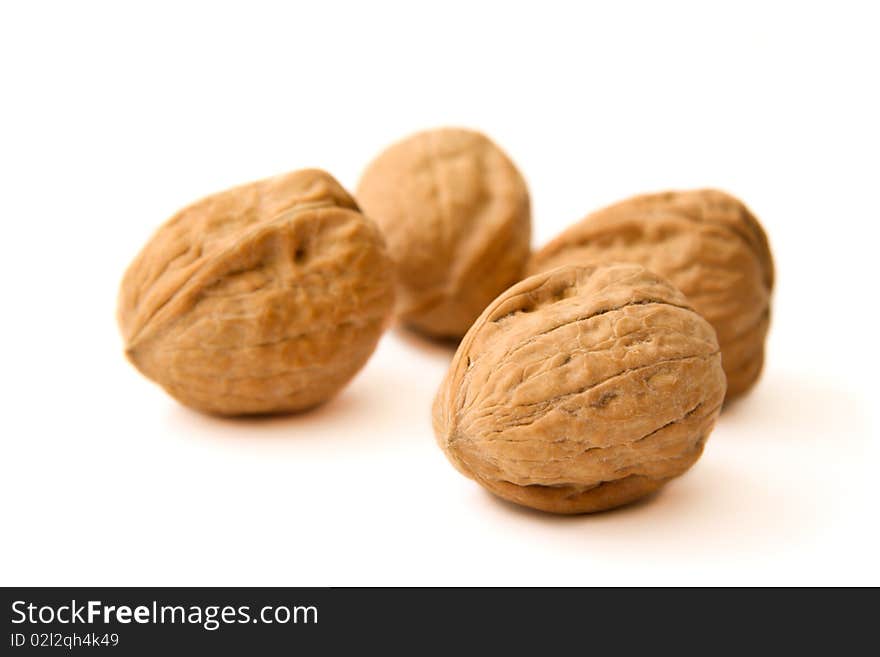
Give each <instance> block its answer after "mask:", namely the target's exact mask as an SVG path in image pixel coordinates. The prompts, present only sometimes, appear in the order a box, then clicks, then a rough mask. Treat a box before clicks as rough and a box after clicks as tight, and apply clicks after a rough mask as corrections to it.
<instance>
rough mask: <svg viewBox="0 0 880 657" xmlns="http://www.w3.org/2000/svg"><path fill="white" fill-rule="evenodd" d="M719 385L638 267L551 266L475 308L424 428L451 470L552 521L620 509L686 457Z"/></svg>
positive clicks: (676, 311)
mask: <svg viewBox="0 0 880 657" xmlns="http://www.w3.org/2000/svg"><path fill="white" fill-rule="evenodd" d="M724 391H725V380H724V372H723V370H722V369H721V356H720V352H719V349H718V343H717V341H716V339H715V331H714V330H713V329H712V327H711V326H710V325H709V323H708V322H707V321H706V320H705V319H703V318H702V317H701V316H700V315H699V314H697V313H696V312H694V311H693V310H692V309H691V308H690V307H689V305H688V302H687V299H685V297H684V295H682V294H681V292H679V291H678V290H676V289H675V288H674V287H673V286H672V285H671V284H669V283H668V282H666V281H665V280H663V279H661V278H659V277H658V276H656V275H654V274H652V273H651V272H649V271H647V270H646V269H644V268H642V267H641V266H639V265H633V264H619V265H600V266H596V267H572V266H566V267H560V268H558V269H554V270H552V271H550V272H545V273H541V274H537V275H535V276H531V277H530V278H527V279H525V280H524V281H521V282H520V283H517V284H516V285H514V286H513V287H511V288H510V289H509V290H507V291H505V292H504V293H503V294H502V295H501V296H499V297H498V298H497V299H495V301H493V302H492V303H491V305H489V307H488V308H486V310H485V312H483V314H482V315H481V316H480V318H479V319H478V320H477V322H476V323H475V324H474V325H473V327H471V329H470V331H468V333H467V335H466V336H465V338H464V340H463V341H462V342H461V344H460V345H459V348H458V351H457V352H456V354H455V357H454V359H453V361H452V365H451V366H450V368H449V372H448V373H447V375H446V379H445V380H444V382H443V384H442V386H441V388H440V391H439V393H438V394H437V398H436V399H435V401H434V430H435V433H436V435H437V440H438V442H439V443H440V446H441V448H442V449H443V450H444V451H445V452H446V455H447V456H448V457H449V459H450V461H452V463H453V465H455V466H456V467H457V468H458V469H459V470H460V471H461V472H462V473H464V474H465V475H467V476H468V477H471V478H473V479H474V480H476V481H477V482H478V483H480V484H482V485H483V486H484V487H485V488H487V489H488V490H489V491H491V492H492V493H494V494H496V495H498V496H499V497H502V498H504V499H507V500H510V501H512V502H516V503H517V504H522V505H524V506H529V507H533V508H535V509H541V510H543V511H551V512H555V513H585V512H592V511H601V510H604V509H610V508H612V507H616V506H619V505H622V504H626V503H628V502H632V501H633V500H636V499H638V498H640V497H642V496H644V495H646V494H648V493H650V492H652V491H654V490H656V489H657V488H659V487H660V486H662V485H663V484H664V483H666V482H667V481H669V480H670V479H672V478H673V477H677V476H679V475H680V474H682V473H683V472H685V471H686V470H687V469H688V468H690V467H691V465H693V464H694V462H695V461H696V460H697V459H698V458H699V456H700V454H701V453H702V450H703V444H704V443H705V441H706V438H707V437H708V436H709V433H710V432H711V430H712V427H713V426H714V424H715V419H716V417H717V416H718V413H719V410H720V409H721V403H722V400H723V399H724Z"/></svg>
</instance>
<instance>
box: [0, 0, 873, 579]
mask: <svg viewBox="0 0 880 657" xmlns="http://www.w3.org/2000/svg"><path fill="white" fill-rule="evenodd" d="M581 4H582V3H567V2H559V3H556V2H541V3H537V4H535V3H532V4H531V5H528V6H525V7H521V6H519V5H515V4H514V3H476V2H463V3H456V2H449V1H446V2H443V3H437V4H436V5H434V6H430V7H429V6H428V5H426V4H423V3H398V4H394V5H390V4H387V3H378V4H377V3H375V2H370V3H366V2H361V3H354V2H353V3H350V4H347V5H343V4H339V3H329V2H310V3H299V4H298V6H297V5H295V4H293V3H279V4H278V5H263V4H259V3H254V2H247V3H244V2H242V3H239V4H238V5H236V6H227V5H219V4H217V3H205V4H204V5H195V4H189V3H187V4H186V6H184V3H178V2H173V3H168V4H156V3H149V4H147V5H142V6H141V7H140V8H139V9H136V8H135V7H134V6H133V5H132V4H130V3H113V2H108V3H101V4H96V3H88V2H78V3H62V2H58V3H55V4H54V5H48V6H47V4H45V3H39V4H38V3H25V2H8V3H3V4H2V8H0V67H2V88H0V91H2V96H3V99H4V100H3V102H2V104H0V116H2V122H0V180H2V186H3V194H2V198H3V233H4V235H3V237H4V239H3V257H2V259H0V267H2V272H0V273H2V277H0V280H2V282H3V301H4V303H3V321H2V324H0V327H2V328H0V331H2V343H3V345H4V349H3V362H2V372H3V376H2V378H0V385H2V389H3V396H2V398H3V405H2V409H3V411H2V422H3V424H2V428H0V431H2V446H3V455H2V459H0V500H2V501H0V514H2V515H0V523H2V527H3V530H2V536H3V538H2V540H0V583H2V584H6V585H12V584H22V585H25V584H31V585H50V584H92V585H134V584H145V585H146V584H153V585H160V584H168V585H171V584H178V585H196V584H206V585H221V584H241V585H244V584H251V585H327V584H331V585H342V584H584V585H589V584H658V583H664V584H874V585H877V584H880V577H878V566H877V559H876V555H877V553H878V549H880V541H878V531H880V530H878V522H877V518H878V513H877V508H876V505H877V501H878V494H877V487H876V484H875V481H874V479H875V476H876V475H875V472H876V470H877V467H876V458H877V449H876V447H877V402H876V394H877V378H876V373H877V356H876V348H877V347H876V345H877V339H876V335H875V332H876V327H877V322H876V301H875V300H874V299H875V297H876V296H877V287H876V286H877V284H878V281H877V276H876V270H877V269H876V267H877V265H876V259H877V255H876V254H877V249H876V238H877V226H878V221H880V209H878V207H880V202H878V195H877V185H878V181H880V165H878V155H877V154H878V152H880V138H878V117H880V102H878V95H877V94H878V84H877V64H878V61H880V47H878V41H877V38H876V30H875V27H876V24H877V20H876V19H877V17H876V16H872V15H871V14H870V11H869V10H870V8H871V4H870V3H863V4H859V5H855V4H853V5H850V4H847V3H841V2H834V3H827V4H826V5H825V7H824V8H816V7H815V6H814V5H810V6H805V3H792V4H791V5H781V4H775V3H766V2H761V3H755V4H754V5H752V4H744V3H741V2H739V3H729V4H728V6H727V8H726V9H720V8H719V7H718V6H717V4H718V3H695V4H694V5H674V6H669V5H668V4H667V3H644V4H632V3H598V5H599V8H596V9H590V8H586V7H583V8H577V9H576V10H575V8H576V7H580V5H581ZM612 4H613V5H614V8H613V9H612V8H611V5H612ZM654 5H656V7H655V6H654ZM661 6H662V8H661ZM573 11H575V13H572V12H573ZM442 124H464V125H470V126H473V127H477V128H480V129H483V130H485V131H486V132H487V133H489V134H490V135H491V136H493V137H494V138H495V139H496V140H497V141H498V142H499V143H500V144H502V145H503V146H504V147H505V148H506V149H507V150H508V152H509V153H510V154H511V156H512V157H513V158H514V160H515V161H516V162H517V163H518V164H519V165H520V167H521V169H522V170H523V172H524V174H525V175H526V177H527V178H528V181H529V183H530V186H531V191H532V194H533V199H534V223H535V240H536V244H541V243H543V242H544V241H546V240H547V239H548V238H550V237H551V236H552V235H553V234H554V233H556V232H557V231H558V230H559V229H561V228H562V227H564V226H565V225H567V224H568V223H570V222H572V221H574V220H576V219H578V218H580V217H581V216H582V215H583V214H585V213H586V212H587V211H589V210H591V209H594V208H596V207H598V206H601V205H603V204H605V203H608V202H611V201H614V200H616V199H618V198H622V197H624V196H627V195H629V194H632V193H636V192H640V191H648V190H659V189H664V188H674V187H693V186H703V185H711V186H717V187H721V188H724V189H728V190H729V191H731V192H733V193H735V194H737V195H739V196H741V197H742V198H743V199H745V200H746V201H747V202H748V203H749V204H750V206H751V207H752V208H753V209H754V210H755V212H756V213H757V214H758V215H759V216H760V217H761V218H762V220H763V221H764V223H765V225H766V228H767V230H768V232H769V235H770V237H771V240H772V246H773V248H774V251H775V255H776V262H777V267H778V279H779V281H778V288H777V290H776V296H775V305H774V317H773V325H772V334H771V338H770V344H769V359H768V362H767V368H766V371H765V374H764V377H763V379H762V380H761V383H760V385H759V386H758V387H757V388H756V389H755V390H754V392H753V394H751V395H750V396H749V397H747V398H746V399H744V400H743V401H742V402H740V403H738V404H736V405H735V406H734V407H733V408H731V409H730V410H729V411H727V412H725V413H724V414H723V416H722V418H721V420H720V422H719V425H718V427H717V429H716V431H715V433H714V434H713V436H712V438H711V439H710V441H709V443H708V446H707V450H706V453H705V456H704V457H703V459H702V460H701V461H700V462H699V463H698V464H697V465H696V467H695V468H694V469H693V470H692V471H691V472H690V473H688V474H687V475H686V476H685V477H683V478H681V479H680V480H678V481H677V482H675V483H673V484H672V485H670V486H668V487H667V489H666V490H665V491H664V492H662V493H661V494H660V495H658V496H656V497H654V498H652V499H650V500H649V501H647V502H644V503H642V504H639V505H636V506H634V507H631V508H628V509H624V510H621V511H618V512H612V513H606V514H602V515H597V516H587V517H576V518H557V517H551V516H547V515H542V514H539V513H534V512H530V511H525V510H520V509H517V508H514V507H513V506H511V505H508V504H505V503H502V502H499V501H497V500H495V499H494V498H492V497H491V496H489V495H488V494H487V493H484V492H483V491H482V490H481V489H480V488H479V487H478V486H477V485H476V484H474V483H472V482H471V481H469V480H467V479H465V478H463V477H461V476H460V475H459V474H458V473H457V472H455V471H454V470H453V468H452V467H451V466H450V465H449V464H448V463H447V462H446V460H445V458H444V457H443V455H442V454H441V452H440V451H439V449H438V448H437V447H436V446H435V444H434V442H433V436H432V433H431V429H430V422H429V408H430V404H431V401H432V397H433V394H434V391H435V389H436V387H437V385H438V384H439V382H440V379H441V377H442V375H443V372H444V370H445V368H446V364H447V361H448V358H449V353H448V352H447V351H446V350H444V349H443V348H441V347H437V346H432V345H429V344H425V343H422V342H420V341H419V340H417V339H412V338H406V337H405V336H401V335H400V334H398V333H395V332H392V333H389V334H388V335H387V336H386V337H385V338H384V339H383V341H382V343H381V345H380V347H379V350H378V351H377V353H376V354H375V357H374V358H373V359H372V360H371V361H370V362H369V363H368V365H367V367H366V368H365V369H364V370H363V371H362V372H361V374H360V375H359V376H358V377H357V378H356V379H355V381H354V382H353V383H352V385H351V386H350V387H348V388H347V389H346V390H345V391H344V392H343V393H342V394H341V395H340V396H339V397H338V398H337V399H336V400H334V401H333V402H332V403H330V404H328V405H326V406H325V407H323V408H321V409H320V410H318V411H316V412H313V413H309V414H306V415H302V416H299V417H288V418H278V419H271V420H263V421H222V420H219V419H213V418H209V417H203V416H200V415H198V414H195V413H193V412H190V411H188V410H186V409H184V408H182V407H180V406H178V405H177V404H176V403H175V402H174V401H172V400H171V399H170V398H168V397H167V396H166V395H165V394H164V393H163V392H162V391H161V390H160V389H159V388H158V387H156V386H154V385H153V384H151V383H149V382H148V381H146V380H145V379H143V378H142V377H141V376H140V375H139V374H138V373H137V372H136V371H135V370H134V369H133V368H132V367H130V366H129V365H128V364H127V363H126V361H125V360H124V358H123V356H122V350H121V341H120V339H119V337H118V334H117V331H116V326H115V321H114V306H115V296H116V291H117V285H118V283H119V279H120V277H121V275H122V272H123V270H124V268H125V266H126V265H127V263H128V261H129V260H130V259H131V258H132V257H133V256H134V255H135V253H136V252H137V250H138V249H139V248H140V246H141V245H142V243H143V242H144V241H145V240H146V238H147V237H148V236H149V235H150V233H151V232H152V231H153V229H154V228H155V227H156V226H157V225H158V224H159V223H160V222H161V221H163V220H164V219H165V218H167V217H168V216H169V215H171V214H172V213H173V212H174V211H175V210H177V209H178V208H179V207H181V206H182V205H185V204H187V203H189V202H190V201H192V200H195V199H197V198H198V197H200V196H202V195H204V194H206V193H209V192H213V191H216V190H219V189H222V188H225V187H227V186H230V185H233V184H237V183H240V182H245V181H249V180H252V179H256V178H260V177H264V176H267V175H271V174H274V173H279V172H283V171H286V170H290V169H296V168H300V167H304V166H318V167H323V168H326V169H328V170H330V171H332V172H333V173H334V174H335V175H336V176H337V177H339V179H340V180H341V181H342V182H343V183H344V184H346V185H348V186H350V187H351V186H354V184H355V183H356V181H357V176H358V174H359V172H360V170H361V168H362V167H363V166H364V164H365V163H366V162H367V161H368V160H369V159H370V158H371V157H372V156H373V155H374V154H375V153H376V152H377V151H378V150H379V149H380V148H382V147H384V146H385V145H386V144H387V143H388V142H390V141H391V140H393V139H396V138H398V137H401V136H403V135H405V134H407V133H409V132H410V131H412V130H415V129H420V128H424V127H431V126H435V125H442Z"/></svg>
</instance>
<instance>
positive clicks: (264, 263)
mask: <svg viewBox="0 0 880 657" xmlns="http://www.w3.org/2000/svg"><path fill="white" fill-rule="evenodd" d="M393 305H394V275H393V270H392V264H391V261H390V260H389V258H388V255H387V253H386V249H385V245H384V240H383V238H382V235H381V233H380V231H379V230H378V228H377V227H376V226H375V225H374V224H373V222H371V221H369V220H367V219H366V218H365V217H364V216H363V215H362V214H361V213H360V212H359V210H358V207H357V205H356V203H355V202H354V200H353V199H352V198H351V196H350V195H349V194H348V193H347V192H346V191H345V190H344V189H343V188H342V187H341V186H340V185H339V183H337V182H336V180H334V179H333V178H332V177H331V176H330V175H329V174H327V173H325V172H323V171H319V170H314V169H307V170H302V171H296V172H293V173H289V174H286V175H282V176H277V177H274V178H269V179H266V180H261V181H258V182H254V183H251V184H247V185H242V186H240V187H235V188H233V189H229V190H226V191H224V192H220V193H217V194H213V195H211V196H208V197H207V198H204V199H202V200H201V201H198V202H197V203H194V204H192V205H190V206H189V207H187V208H185V209H183V210H181V211H180V212H179V213H177V214H176V215H175V216H174V217H172V218H171V219H170V220H169V221H168V222H166V223H165V224H164V225H163V226H162V227H160V228H159V229H158V231H157V232H156V233H155V234H154V235H153V237H152V238H151V239H150V241H149V242H148V243H147V244H146V246H145V247H144V248H143V250H142V251H141V252H140V254H139V255H138V256H137V257H136V258H135V260H134V261H133V262H132V264H131V265H130V267H129V268H128V270H127V272H126V273H125V276H124V278H123V281H122V286H121V289H120V295H119V306H118V320H119V326H120V328H121V332H122V335H123V338H124V340H125V350H126V354H127V356H128V358H129V359H130V360H131V362H132V363H133V364H134V365H135V366H136V367H137V368H138V369H139V370H140V371H141V372H142V373H143V374H144V375H146V376H147V377H148V378H150V379H152V380H154V381H156V382H157V383H159V384H161V385H162V386H163V387H164V388H165V389H166V390H167V391H168V392H169V393H170V394H171V395H172V396H173V397H175V398H176V399H178V400H179V401H180V402H181V403H183V404H186V405H187V406H191V407H193V408H196V409H199V410H201V411H206V412H209V413H217V414H222V415H239V414H254V413H279V412H289V411H300V410H304V409H307V408H309V407H312V406H315V405H317V404H320V403H321V402H323V401H325V400H327V399H329V398H330V397H331V396H332V395H333V394H335V393H336V392H337V391H338V390H339V389H340V388H342V387H343V386H344V385H345V384H346V383H347V382H348V381H349V379H351V377H352V376H354V374H355V373H356V372H357V371H358V370H359V369H360V368H361V367H362V366H363V364H364V363H365V362H366V360H367V358H368V357H369V356H370V354H371V353H372V352H373V350H374V348H375V346H376V343H377V342H378V340H379V337H380V336H381V334H382V332H383V330H384V329H385V327H386V326H387V323H388V321H389V318H390V315H391V313H392V311H393Z"/></svg>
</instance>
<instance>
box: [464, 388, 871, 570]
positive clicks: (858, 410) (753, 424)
mask: <svg viewBox="0 0 880 657" xmlns="http://www.w3.org/2000/svg"><path fill="white" fill-rule="evenodd" d="M841 417H846V418H847V419H846V421H845V423H844V426H841ZM869 439H870V431H869V420H868V414H867V412H866V409H864V408H863V407H861V406H860V404H859V403H858V400H856V399H854V398H853V397H852V396H850V395H848V394H847V393H846V392H845V391H841V390H838V389H835V388H833V386H832V385H827V386H824V385H821V384H819V383H817V382H816V381H815V380H814V379H810V378H808V377H796V376H793V375H788V374H774V375H773V376H767V377H766V380H765V381H763V382H762V384H761V385H760V386H758V387H757V388H756V390H755V391H754V394H752V395H749V396H747V397H744V398H743V399H741V400H737V401H736V402H735V403H733V404H731V405H730V409H729V410H728V411H727V412H726V413H722V415H721V417H720V418H719V420H718V425H717V428H716V434H715V435H713V437H712V438H711V439H710V440H709V443H708V444H707V448H706V450H707V451H706V454H704V456H703V458H702V459H701V460H700V461H699V462H697V464H696V465H695V466H694V468H693V469H692V470H690V471H689V472H687V473H685V474H684V475H683V476H681V477H679V478H677V479H675V480H673V481H671V482H669V483H668V484H667V485H666V486H664V487H663V488H662V489H660V490H659V491H657V492H655V493H653V494H652V495H650V496H647V497H645V498H642V499H641V500H638V501H636V502H634V503H632V504H629V505H626V506H622V507H618V508H616V509H610V510H607V511H603V512H600V513H592V514H583V515H554V514H550V513H544V512H542V511H537V510H534V509H530V508H525V507H521V506H518V505H516V504H513V503H511V502H507V501H506V500H502V499H500V498H498V497H496V496H494V495H491V494H490V493H488V492H486V491H482V495H481V498H480V502H482V504H483V505H484V506H485V507H486V508H487V509H488V510H489V512H490V513H492V514H494V515H495V516H496V518H497V519H498V520H499V521H500V522H501V525H500V526H501V527H502V528H503V529H505V530H511V531H514V532H515V533H517V534H520V533H521V532H522V531H528V530H529V528H530V527H531V528H533V527H534V526H535V524H536V523H537V524H538V525H539V526H540V531H541V533H542V535H543V536H544V538H546V540H547V541H548V542H558V544H559V546H560V549H567V550H573V551H581V550H585V549H589V550H591V551H592V550H594V549H595V550H599V551H603V550H605V551H607V552H608V553H609V554H610V553H614V554H615V555H618V554H620V553H621V552H622V553H624V554H628V553H629V552H631V553H632V555H633V556H636V555H638V554H641V553H642V551H643V550H644V549H645V545H646V544H649V545H650V550H651V554H652V558H653V557H656V558H660V557H664V556H665V557H668V558H670V559H676V558H681V557H682V555H690V556H693V557H695V558H696V557H700V558H710V559H713V558H717V557H719V556H723V555H725V554H731V555H733V554H742V553H753V554H764V555H766V554H771V553H773V552H772V551H774V550H785V549H786V548H788V549H791V547H792V546H795V547H796V546H797V545H799V544H802V543H804V542H807V541H810V540H812V539H814V538H815V537H816V536H817V535H820V534H822V533H823V532H824V531H826V529H827V527H828V526H829V525H830V524H831V523H833V520H834V518H835V516H836V515H837V514H838V513H839V509H840V506H841V505H842V504H845V495H846V492H845V484H846V482H844V481H841V480H837V481H835V480H829V479H828V477H827V473H826V471H825V468H824V465H823V463H824V460H825V459H828V458H832V456H831V455H833V454H838V455H839V454H841V450H843V451H844V452H845V451H846V450H848V449H849V450H854V449H860V448H863V447H864V446H865V444H866V443H867V441H868V440H869ZM770 449H772V450H774V454H775V460H770V461H769V462H767V463H764V462H763V459H764V458H765V457H766V454H767V450H770ZM787 453H791V454H792V455H793V456H795V458H793V459H792V462H793V463H801V465H800V467H799V469H798V470H796V471H794V472H791V471H790V472H789V473H787V474H788V475H789V476H788V477H784V478H780V479H779V480H777V479H776V478H775V477H774V476H772V472H773V468H774V467H778V466H777V465H775V464H776V463H777V462H778V461H779V459H780V458H784V455H785V454H787Z"/></svg>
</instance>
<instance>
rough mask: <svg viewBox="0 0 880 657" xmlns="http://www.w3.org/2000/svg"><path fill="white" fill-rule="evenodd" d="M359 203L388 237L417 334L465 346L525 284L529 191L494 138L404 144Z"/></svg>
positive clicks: (387, 156) (389, 154)
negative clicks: (477, 326) (498, 300)
mask: <svg viewBox="0 0 880 657" xmlns="http://www.w3.org/2000/svg"><path fill="white" fill-rule="evenodd" d="M357 199H358V203H360V205H361V207H362V208H363V210H364V213H365V214H366V215H367V216H368V217H370V218H371V219H374V220H375V221H376V222H377V223H378V224H379V226H380V227H381V228H382V231H383V232H384V233H385V237H386V239H387V241H388V249H389V252H390V254H391V258H392V260H394V261H395V263H396V265H397V269H398V274H399V277H398V281H399V282H398V294H397V299H398V309H397V315H398V317H399V318H400V319H401V321H402V322H403V323H404V324H406V325H408V326H410V327H411V328H414V329H416V330H418V331H420V332H422V333H425V334H427V335H430V336H433V337H440V338H460V337H461V336H462V335H464V334H465V332H466V331H467V329H468V328H469V327H470V325H471V324H472V323H473V322H474V320H475V319H476V318H477V317H478V316H479V315H480V313H481V312H482V311H483V309H484V308H485V307H486V306H487V305H488V304H489V302H490V301H492V299H494V298H495V297H496V296H497V295H498V294H499V293H501V292H502V291H503V290H504V289H506V288H507V287H508V286H510V285H511V284H513V283H515V282H516V281H518V280H519V279H520V278H521V277H522V274H523V269H524V267H525V263H526V260H527V258H528V255H529V250H530V242H531V220H530V210H529V195H528V190H527V189H526V184H525V181H524V180H523V179H522V176H521V175H520V174H519V172H518V171H517V170H516V167H514V165H513V163H512V162H511V161H510V159H509V158H508V157H507V156H506V155H505V154H504V153H503V152H502V151H501V150H500V149H499V148H498V147H497V146H496V145H495V144H493V143H492V142H491V141H490V140H489V139H488V138H487V137H485V136H484V135H481V134H479V133H477V132H472V131H470V130H460V129H451V128H450V129H439V130H429V131H426V132H421V133H418V134H416V135H413V136H411V137H409V138H407V139H404V140H403V141H401V142H398V143H396V144H394V145H393V146H391V147H390V148H388V149H387V150H386V151H384V152H383V153H382V154H380V155H379V156H378V157H377V158H376V159H375V160H374V161H373V162H372V163H371V164H370V165H369V166H368V167H367V169H366V171H365V172H364V175H363V177H362V179H361V182H360V185H359V187H358V189H357Z"/></svg>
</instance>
